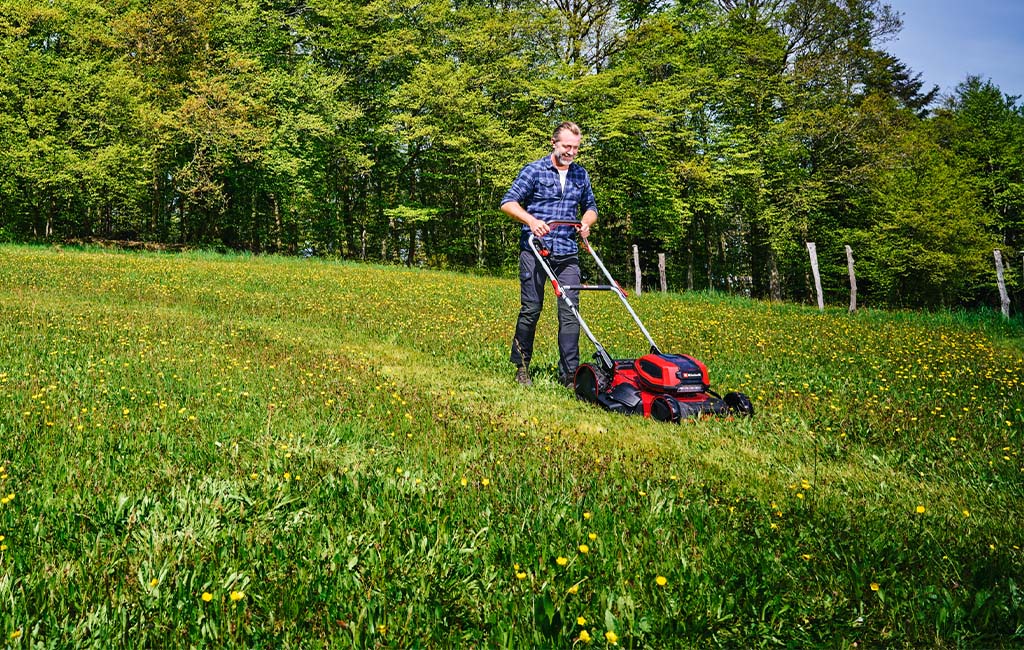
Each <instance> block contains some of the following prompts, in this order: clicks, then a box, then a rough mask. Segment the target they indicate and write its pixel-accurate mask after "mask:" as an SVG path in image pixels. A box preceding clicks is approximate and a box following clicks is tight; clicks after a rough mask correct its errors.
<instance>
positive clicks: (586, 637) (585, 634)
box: [580, 630, 590, 643]
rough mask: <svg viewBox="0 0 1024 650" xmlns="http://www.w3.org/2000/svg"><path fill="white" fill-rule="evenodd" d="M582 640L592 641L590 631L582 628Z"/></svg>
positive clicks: (584, 641)
mask: <svg viewBox="0 0 1024 650" xmlns="http://www.w3.org/2000/svg"><path fill="white" fill-rule="evenodd" d="M580 641H582V642H583V643H590V633H589V632H587V631H586V630H580Z"/></svg>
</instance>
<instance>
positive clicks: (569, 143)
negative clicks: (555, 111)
mask: <svg viewBox="0 0 1024 650" xmlns="http://www.w3.org/2000/svg"><path fill="white" fill-rule="evenodd" d="M551 146H552V148H553V149H554V156H555V164H556V166H558V167H568V166H569V163H571V162H572V161H573V160H575V159H576V155H577V154H579V152H580V136H578V135H576V134H575V133H572V132H571V131H566V130H564V129H563V130H562V131H561V132H560V133H559V134H558V139H557V140H556V139H552V140H551Z"/></svg>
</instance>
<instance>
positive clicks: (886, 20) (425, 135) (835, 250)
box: [0, 0, 1024, 306]
mask: <svg viewBox="0 0 1024 650" xmlns="http://www.w3.org/2000/svg"><path fill="white" fill-rule="evenodd" d="M900 28H901V24H900V20H899V17H898V15H897V14H896V13H895V12H894V11H893V10H892V8H891V7H890V6H888V5H886V4H885V3H884V2H882V0H857V1H856V2H853V1H847V0H780V1H776V2H770V3H767V2H760V1H757V2H755V1H753V0H687V1H685V2H678V3H669V2H661V1H644V2H612V1H611V0H595V1H593V2H585V3H583V2H568V1H563V0H516V1H514V2H512V1H509V2H480V1H470V2H451V1H450V0H425V1H419V2H412V1H409V0H402V1H399V2H383V1H379V0H374V1H367V2H358V3H342V4H338V3H330V2H324V1H322V0H309V1H307V2H302V3H298V4H296V3H293V2H277V1H269V2H256V1H255V0H235V1H233V2H202V1H200V0H174V1H171V0H154V1H152V2H138V1H137V0H123V1H120V2H114V3H97V2H94V1H93V0H55V1H53V2H45V3H43V2H39V1H38V0H8V1H5V2H3V3H0V214H2V215H3V217H2V218H3V222H2V223H0V233H2V236H3V237H4V238H7V239H11V240H14V241H36V242H61V241H71V240H83V239H84V240H119V241H129V240H131V241H140V240H141V241H143V242H150V243H160V244H164V245H175V246H189V247H213V248H222V249H231V250H238V251H249V252H255V253H265V252H271V253H274V252H280V253H289V254H296V253H299V252H300V251H301V252H302V253H303V254H310V253H313V254H317V255H326V256H337V257H342V258H347V259H360V260H372V261H383V262H389V263H403V264H408V265H429V266H437V267H444V268H458V269H470V268H472V269H475V270H482V271H487V272H496V271H502V270H504V269H507V268H509V267H512V266H514V260H515V254H516V252H517V251H516V245H515V242H516V241H517V237H516V232H515V226H514V224H512V223H511V222H510V221H509V220H508V219H507V218H505V217H504V216H503V215H501V214H500V212H499V211H498V210H497V208H498V203H499V201H500V199H501V197H502V196H503V194H504V192H505V190H506V189H507V187H508V185H509V183H510V182H511V180H512V178H513V177H514V176H515V174H516V172H517V171H518V169H519V168H520V167H521V166H522V165H523V164H525V163H526V162H528V161H530V160H533V159H536V158H539V157H540V156H542V155H544V154H545V153H546V151H547V140H548V134H549V133H550V132H551V129H552V127H553V126H554V125H555V124H557V123H558V122H560V121H561V120H564V119H572V120H575V121H577V122H579V123H580V124H581V125H582V127H583V131H584V136H585V137H584V141H583V142H584V149H583V158H582V159H581V161H582V162H583V163H584V164H585V165H586V166H587V167H588V169H589V170H590V171H591V173H592V176H593V178H594V181H595V184H596V193H597V197H598V201H599V208H600V213H601V214H600V221H599V223H598V225H597V227H596V228H595V231H594V238H595V241H596V242H597V243H601V244H607V245H608V260H609V263H610V264H612V266H613V267H615V268H616V269H622V270H623V273H625V270H626V267H627V265H629V264H630V263H631V261H632V255H631V249H632V246H633V245H636V246H638V248H639V250H640V252H641V256H642V259H643V264H644V267H645V268H647V269H652V270H653V268H654V260H655V259H656V255H657V254H658V253H665V254H666V255H667V257H668V259H669V263H668V282H669V284H670V285H671V286H673V287H679V288H682V287H685V288H687V289H713V290H727V291H732V292H736V293H746V294H749V295H753V296H757V297H768V298H771V299H773V300H776V301H778V300H797V301H810V300H812V288H811V285H810V283H809V282H808V269H807V266H808V265H807V260H806V254H805V243H806V242H807V241H815V242H816V243H817V245H818V250H819V251H821V254H822V260H823V265H824V268H823V272H824V275H825V284H826V290H827V292H828V293H829V295H830V297H831V296H838V295H839V294H841V293H843V292H844V291H845V268H844V267H845V265H844V264H843V261H842V258H843V254H842V251H843V246H844V245H846V244H853V243H858V249H857V250H856V251H855V253H856V254H857V255H858V258H859V259H864V261H865V268H864V271H865V273H866V274H867V276H868V277H865V281H864V282H863V283H862V285H861V287H860V293H861V300H862V303H866V304H876V305H883V304H891V305H913V306H930V305H934V304H962V305H979V304H988V305H994V304H996V300H997V298H996V293H995V285H994V273H993V272H992V265H991V264H990V263H989V262H988V261H985V262H981V261H980V259H981V258H979V250H980V248H982V247H984V246H988V245H990V243H991V242H992V238H993V237H994V238H995V241H996V242H997V243H998V245H999V246H1000V247H1001V248H1002V249H1004V250H1003V253H1004V256H1005V258H1006V259H1007V260H1014V261H1016V260H1017V259H1018V258H1019V255H1020V252H1021V250H1022V248H1024V247H1022V245H1021V240H1022V237H1024V235H1022V232H1024V230H1022V228H1024V226H1022V216H1021V214H1022V205H1024V190H1022V189H1021V188H1022V187H1024V185H1022V182H1024V181H1022V173H1024V172H1022V169H1021V164H1022V163H1021V162H1020V161H1021V160H1024V107H1022V106H1021V105H1020V104H1019V98H1017V97H1009V96H1003V94H1002V93H1001V92H1000V91H999V89H998V88H997V87H995V86H994V84H992V83H991V82H990V81H982V80H981V78H978V77H968V78H967V79H966V80H965V81H964V83H963V84H962V85H961V86H960V87H958V88H957V90H956V92H955V93H954V95H953V96H952V97H948V98H944V99H943V101H942V103H941V104H940V105H939V106H935V103H936V96H937V91H936V89H935V88H934V87H932V88H930V89H929V88H928V87H927V86H926V85H925V84H924V82H923V80H922V79H921V75H920V74H919V73H915V72H914V71H913V70H911V69H910V68H908V67H907V65H906V64H905V63H903V62H902V61H900V60H899V59H898V58H896V57H894V56H892V55H891V54H889V53H888V52H886V51H885V49H884V45H885V42H886V41H887V40H888V39H890V38H893V37H894V36H896V35H898V33H899V30H900ZM933 108H934V110H933V111H932V110H930V109H933ZM873 123H881V124H884V125H886V128H887V130H885V131H881V130H877V129H874V130H872V129H871V128H869V129H868V130H867V131H865V132H862V131H860V130H859V129H860V128H861V127H863V126H864V125H865V124H867V125H868V126H869V127H870V125H871V124H873ZM903 158H907V159H910V160H913V161H915V162H914V166H915V167H917V168H918V169H924V168H927V169H929V170H930V171H929V173H928V176H929V178H930V180H929V183H930V184H931V185H932V186H934V187H938V188H943V189H942V191H940V192H938V193H936V194H935V195H934V196H932V197H931V198H929V199H928V200H921V197H920V196H917V198H915V192H914V190H913V188H908V187H905V186H903V185H902V183H904V182H908V183H909V182H912V181H913V179H910V178H907V177H904V176H900V175H899V174H896V173H895V172H894V173H893V174H889V175H884V174H883V176H884V178H879V174H878V173H876V170H874V169H872V167H871V164H872V163H874V162H878V163H879V164H881V166H882V168H883V169H893V168H892V167H891V166H890V163H891V162H892V161H895V160H899V159H903ZM940 160H941V162H938V161H940ZM940 197H943V198H940ZM947 199H948V200H947ZM411 206H415V208H416V209H422V210H424V212H422V213H421V216H424V217H425V218H420V219H415V220H413V221H412V222H410V221H408V220H405V219H400V218H396V217H395V214H396V212H395V211H396V210H402V209H405V208H408V207H411ZM954 210H955V211H956V216H951V215H952V211H954ZM911 214H913V215H915V217H914V218H915V219H919V220H921V222H922V223H923V224H932V226H929V227H906V228H902V227H901V228H900V229H899V232H900V233H901V235H900V236H899V237H895V238H894V237H889V236H888V234H887V233H888V231H886V233H881V234H880V231H879V228H880V226H879V224H880V223H881V222H883V221H887V222H889V223H893V221H894V219H900V220H904V221H906V220H907V219H908V218H909V215H911ZM426 215H429V217H426ZM899 215H903V216H899ZM951 220H953V221H958V222H959V226H967V230H969V231H970V232H966V231H964V230H962V229H961V228H960V227H957V228H955V230H956V232H957V233H958V234H960V235H962V236H965V237H966V238H967V240H969V241H967V242H965V243H964V244H963V245H958V244H952V243H950V245H946V246H944V247H942V248H941V249H935V248H933V240H932V239H929V237H931V236H932V234H933V233H932V232H931V231H932V230H934V229H935V228H936V227H937V228H938V229H940V230H943V231H948V228H947V226H948V225H949V223H950V221H951ZM969 221H970V222H972V223H968V222H969ZM938 224H942V225H941V226H938ZM877 236H881V237H882V239H884V240H885V241H884V243H880V246H875V247H874V248H872V249H869V248H867V247H865V246H860V245H859V242H869V243H872V244H874V243H875V242H876V237H877ZM887 256H891V260H892V261H891V263H890V257H887ZM990 257H991V251H988V253H987V254H986V256H985V259H986V260H987V259H988V258H990ZM924 258H928V259H924ZM918 260H924V261H922V262H921V263H917V261H918ZM953 267H964V268H968V269H969V270H970V272H969V273H968V277H966V278H962V279H961V278H955V280H956V281H955V282H954V285H955V286H953V285H950V286H940V285H944V283H946V282H947V279H950V278H952V277H953V276H951V275H950V273H949V272H948V269H950V268H953ZM961 280H962V281H961ZM645 281H646V282H647V283H648V284H654V283H655V282H656V279H655V278H654V277H653V271H647V272H646V277H645ZM1008 281H1009V283H1010V288H1011V290H1016V293H1015V294H1014V303H1015V304H1018V303H1019V301H1020V295H1021V294H1020V292H1021V291H1024V283H1021V280H1020V277H1019V273H1018V271H1017V266H1016V265H1015V264H1013V265H1008Z"/></svg>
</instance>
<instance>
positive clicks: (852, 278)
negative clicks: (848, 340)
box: [846, 246, 857, 314]
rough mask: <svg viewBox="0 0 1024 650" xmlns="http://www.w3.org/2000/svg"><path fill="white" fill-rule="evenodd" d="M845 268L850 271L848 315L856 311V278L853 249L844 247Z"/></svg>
mask: <svg viewBox="0 0 1024 650" xmlns="http://www.w3.org/2000/svg"><path fill="white" fill-rule="evenodd" d="M846 266H847V268H848V269H850V313H851V314H852V313H853V312H855V311H857V276H856V275H855V274H854V273H853V249H852V248H850V247H849V246H847V247H846Z"/></svg>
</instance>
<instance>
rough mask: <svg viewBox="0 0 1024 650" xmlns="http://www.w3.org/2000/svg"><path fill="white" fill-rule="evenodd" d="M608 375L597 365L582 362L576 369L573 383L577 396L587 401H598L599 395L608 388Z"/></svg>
mask: <svg viewBox="0 0 1024 650" xmlns="http://www.w3.org/2000/svg"><path fill="white" fill-rule="evenodd" d="M608 383H609V382H608V376H607V375H605V374H604V371H602V370H601V369H600V368H598V367H597V366H594V365H591V364H589V363H584V364H581V365H580V367H579V368H577V369H576V376H575V377H574V378H573V385H574V387H575V390H576V397H578V398H580V399H581V400H583V401H585V402H592V403H596V402H597V396H598V395H599V394H601V393H603V392H604V391H606V390H608Z"/></svg>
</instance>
